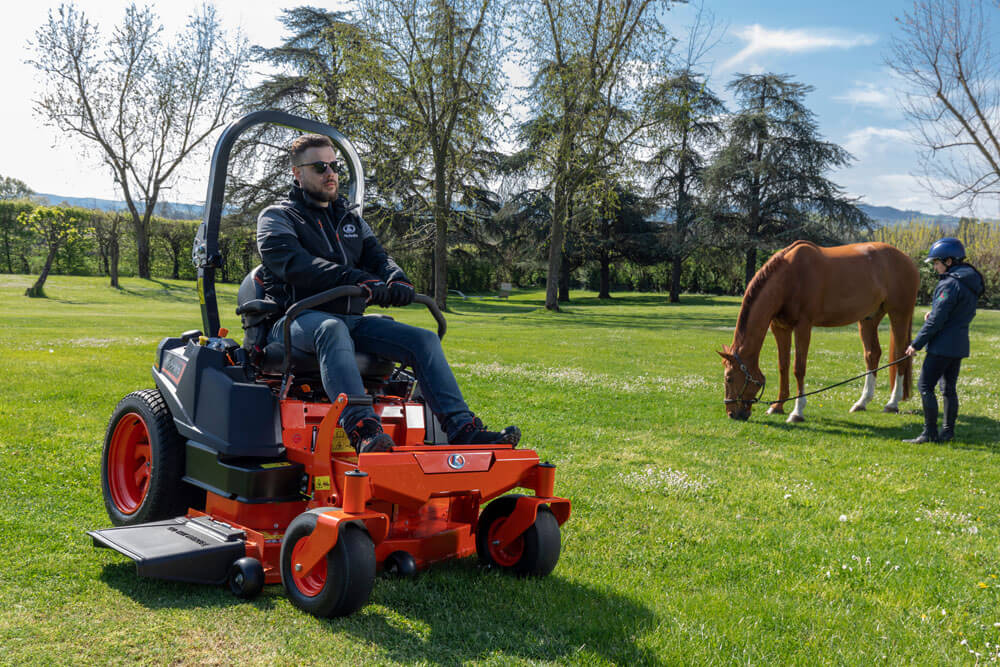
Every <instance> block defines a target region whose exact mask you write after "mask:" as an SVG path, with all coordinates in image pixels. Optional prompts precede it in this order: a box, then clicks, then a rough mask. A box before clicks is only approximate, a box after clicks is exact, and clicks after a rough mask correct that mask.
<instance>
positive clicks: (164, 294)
mask: <svg viewBox="0 0 1000 667" xmlns="http://www.w3.org/2000/svg"><path fill="white" fill-rule="evenodd" d="M148 282H150V283H152V284H153V285H155V286H156V287H154V286H150V287H135V286H129V287H119V290H120V291H121V292H122V293H124V294H131V295H132V296H138V297H142V298H145V299H156V300H158V301H194V302H195V303H197V295H196V294H195V286H194V284H193V283H192V284H190V285H171V284H170V283H167V282H164V281H162V280H157V279H156V278H150V279H149V281H148Z"/></svg>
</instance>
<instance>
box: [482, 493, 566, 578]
mask: <svg viewBox="0 0 1000 667" xmlns="http://www.w3.org/2000/svg"><path fill="white" fill-rule="evenodd" d="M519 497H520V496H517V495H510V496H503V497H502V498H497V499H496V500H494V501H493V502H492V503H490V504H489V505H487V506H486V509H484V510H483V513H482V514H481V515H480V517H479V528H478V529H477V530H476V551H477V552H478V554H479V561H480V562H481V563H482V564H483V565H485V566H486V567H499V568H501V569H503V570H508V571H510V572H513V573H514V574H518V575H523V576H536V577H544V576H545V575H547V574H549V573H550V572H552V570H553V569H555V566H556V563H557V562H558V561H559V551H560V549H561V541H560V536H559V522H557V521H556V518H555V516H553V515H552V512H551V511H550V510H549V508H548V507H547V506H542V507H539V508H538V515H537V516H536V517H535V523H533V524H531V525H530V526H529V527H528V529H527V530H526V531H524V533H523V534H522V535H521V536H520V537H518V538H517V539H516V540H514V541H513V542H511V543H510V544H508V545H507V546H505V547H501V546H500V544H499V542H498V541H497V540H496V539H495V538H496V535H497V534H499V532H500V529H501V528H502V527H503V525H504V522H506V521H507V519H508V518H509V517H510V515H511V513H513V511H514V507H515V506H516V505H517V499H518V498H519Z"/></svg>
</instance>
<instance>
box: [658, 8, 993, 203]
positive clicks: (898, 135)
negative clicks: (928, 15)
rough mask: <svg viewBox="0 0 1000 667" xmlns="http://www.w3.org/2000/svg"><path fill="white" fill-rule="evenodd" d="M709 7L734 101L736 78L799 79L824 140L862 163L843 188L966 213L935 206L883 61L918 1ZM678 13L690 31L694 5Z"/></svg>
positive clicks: (716, 62)
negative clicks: (720, 34) (722, 28)
mask: <svg viewBox="0 0 1000 667" xmlns="http://www.w3.org/2000/svg"><path fill="white" fill-rule="evenodd" d="M705 7H706V9H707V10H709V11H711V12H712V13H714V14H715V17H716V20H717V21H718V22H720V23H723V24H725V25H726V27H727V29H726V32H725V36H724V38H723V39H722V40H721V41H720V42H719V44H718V45H717V46H716V48H715V49H714V50H713V52H712V53H711V54H710V60H711V62H710V63H709V65H710V69H711V72H712V79H711V82H712V83H711V85H712V87H713V88H714V89H715V90H716V91H717V92H719V93H723V94H724V98H725V99H727V100H728V101H731V100H732V98H731V96H728V95H727V94H725V84H726V83H728V82H729V81H731V80H732V79H733V76H734V74H735V73H737V72H745V73H759V72H778V73H784V74H790V75H792V76H793V77H795V79H796V80H797V81H799V82H801V83H805V84H808V85H810V86H812V87H813V88H814V90H813V92H812V93H810V94H809V96H808V97H807V99H806V103H807V106H809V108H810V109H812V111H813V112H814V113H815V114H816V119H817V121H818V123H819V127H820V132H821V133H822V134H823V136H824V137H825V139H826V140H828V141H832V142H834V143H837V144H839V145H841V146H844V147H845V148H847V149H848V150H849V151H850V152H851V153H852V154H853V155H854V156H855V161H854V162H853V163H852V164H851V166H850V167H849V168H847V169H843V170H840V171H838V172H836V173H834V174H833V175H832V178H833V180H834V181H835V182H837V183H839V184H840V185H842V186H843V187H844V188H846V189H847V191H848V192H849V193H851V194H853V195H856V196H863V197H864V201H865V202H866V203H869V204H873V205H889V206H895V207H897V208H901V209H917V210H921V211H924V212H927V213H939V212H946V213H953V212H958V213H962V212H964V211H961V210H959V211H955V210H954V209H953V208H952V205H951V204H950V203H947V202H939V201H937V200H935V199H934V198H933V197H932V196H931V195H930V194H929V193H927V192H926V190H925V189H924V188H923V187H922V186H921V185H920V184H919V182H918V180H917V179H916V178H915V177H914V174H915V173H916V172H917V170H918V165H917V157H918V150H917V147H916V146H915V145H914V144H913V142H912V140H911V138H910V127H909V125H908V123H907V121H906V119H905V118H904V117H903V114H902V113H901V112H900V110H899V104H898V102H897V94H896V90H895V89H896V88H898V87H899V82H898V80H896V79H895V77H894V76H893V75H892V74H891V72H890V70H889V68H888V67H887V66H886V65H885V64H884V59H885V57H886V55H887V54H888V51H889V46H890V43H891V39H892V36H893V33H894V31H895V30H896V25H895V23H896V22H895V19H896V17H897V16H902V15H903V14H904V12H905V11H906V10H907V9H908V8H909V7H912V2H905V1H902V0H881V1H875V2H859V1H857V0H850V1H845V2H838V3H828V2H801V1H800V2H793V1H786V0H769V1H767V2H750V3H748V2H738V1H735V0H716V1H715V2H712V1H709V2H706V5H705ZM673 11H674V13H675V14H676V16H675V17H674V18H673V19H672V23H677V24H681V25H683V24H685V22H687V21H690V17H691V15H692V14H693V12H694V7H692V6H690V5H689V6H682V7H678V8H676V9H675V10H673ZM990 208H992V210H989V209H990ZM981 213H983V214H984V215H988V216H991V217H992V216H996V215H997V210H996V207H995V206H993V207H990V206H984V207H983V210H981Z"/></svg>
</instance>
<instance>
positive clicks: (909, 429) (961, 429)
mask: <svg viewBox="0 0 1000 667" xmlns="http://www.w3.org/2000/svg"><path fill="white" fill-rule="evenodd" d="M914 415H916V416H918V417H919V419H918V420H917V421H914V420H912V419H910V420H907V421H906V422H903V421H898V422H896V423H895V424H862V423H859V422H856V421H851V420H850V419H849V418H838V417H820V418H816V419H810V418H809V417H806V419H807V420H808V421H806V422H803V423H801V424H789V423H787V422H785V421H779V422H776V423H775V422H771V421H768V424H769V426H770V427H771V428H775V429H779V430H782V431H787V432H789V433H794V432H795V431H797V430H801V431H804V432H805V431H808V432H811V433H815V432H822V433H830V434H833V435H838V436H847V437H850V436H852V435H855V436H859V437H876V438H885V439H886V440H900V441H902V440H903V439H904V438H915V437H916V436H917V435H918V434H919V433H920V430H921V428H922V427H923V418H922V417H920V413H919V412H917V411H907V412H904V413H903V416H904V417H906V416H914ZM778 416H779V415H775V417H778ZM887 416H888V415H887ZM772 419H773V417H772ZM939 425H940V422H939ZM956 433H957V434H958V435H957V438H956V439H955V440H952V441H950V442H942V443H939V445H938V446H940V447H949V448H951V449H963V450H977V451H987V452H991V453H994V454H1000V421H997V420H996V419H991V418H989V417H982V416H979V415H969V416H965V415H961V414H960V415H959V417H958V425H957V427H956Z"/></svg>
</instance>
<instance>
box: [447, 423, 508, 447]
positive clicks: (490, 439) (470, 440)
mask: <svg viewBox="0 0 1000 667" xmlns="http://www.w3.org/2000/svg"><path fill="white" fill-rule="evenodd" d="M520 441H521V429H519V428H518V427H516V426H508V427H507V428H505V429H504V430H502V431H500V432H499V433H497V432H496V431H487V430H486V426H485V425H484V424H483V421H482V420H481V419H480V418H479V417H473V419H472V421H471V422H469V423H467V424H466V425H465V426H463V427H462V428H460V429H459V430H458V433H456V434H455V436H454V437H453V438H451V444H452V445H514V446H515V447H517V443H518V442H520Z"/></svg>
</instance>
